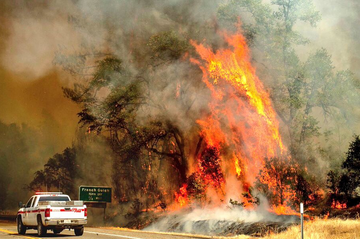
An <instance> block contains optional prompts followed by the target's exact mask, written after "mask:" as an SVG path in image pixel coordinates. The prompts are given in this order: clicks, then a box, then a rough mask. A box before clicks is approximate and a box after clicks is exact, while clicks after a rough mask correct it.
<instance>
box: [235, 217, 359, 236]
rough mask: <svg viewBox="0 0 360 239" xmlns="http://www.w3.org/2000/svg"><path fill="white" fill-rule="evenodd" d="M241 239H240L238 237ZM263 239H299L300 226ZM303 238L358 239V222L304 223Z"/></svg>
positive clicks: (316, 221) (333, 220)
mask: <svg viewBox="0 0 360 239" xmlns="http://www.w3.org/2000/svg"><path fill="white" fill-rule="evenodd" d="M239 238H242V237H239ZM263 238H264V239H288V238H293V239H297V238H299V239H300V238H301V233H300V226H293V227H290V228H289V229H288V230H286V231H284V232H281V233H279V234H276V233H273V234H270V235H268V236H266V237H263ZM304 238H309V239H355V238H360V221H359V220H354V219H347V220H344V219H338V218H333V219H328V220H323V219H317V220H314V221H309V222H306V223H305V225H304Z"/></svg>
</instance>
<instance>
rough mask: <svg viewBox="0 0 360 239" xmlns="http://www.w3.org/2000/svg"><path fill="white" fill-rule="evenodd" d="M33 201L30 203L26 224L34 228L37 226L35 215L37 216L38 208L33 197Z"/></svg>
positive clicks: (35, 198)
mask: <svg viewBox="0 0 360 239" xmlns="http://www.w3.org/2000/svg"><path fill="white" fill-rule="evenodd" d="M33 198H34V200H32V202H31V206H30V208H29V210H31V213H29V217H28V224H29V225H31V226H36V225H37V215H38V214H39V211H38V210H39V208H38V206H37V198H38V197H36V196H34V197H33Z"/></svg>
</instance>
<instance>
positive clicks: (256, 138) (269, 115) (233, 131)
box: [191, 34, 285, 197]
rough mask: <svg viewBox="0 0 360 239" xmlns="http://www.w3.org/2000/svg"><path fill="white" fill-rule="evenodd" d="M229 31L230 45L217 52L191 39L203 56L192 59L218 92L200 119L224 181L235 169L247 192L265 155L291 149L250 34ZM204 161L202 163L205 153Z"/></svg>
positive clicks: (241, 185) (204, 80) (204, 79)
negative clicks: (256, 63)
mask: <svg viewBox="0 0 360 239" xmlns="http://www.w3.org/2000/svg"><path fill="white" fill-rule="evenodd" d="M223 36H224V39H225V41H226V43H227V45H228V46H229V47H228V49H219V50H217V51H216V52H214V51H212V50H211V49H210V48H209V47H206V46H204V45H202V44H198V43H196V42H194V41H191V44H192V45H193V46H194V47H195V49H196V52H197V53H198V55H199V56H200V58H201V59H200V60H197V59H194V58H192V59H191V62H192V63H194V64H196V65H198V66H199V68H200V69H201V70H202V73H203V82H204V83H205V84H206V86H207V87H208V88H209V90H210V92H211V94H212V100H211V102H209V105H208V106H209V109H210V112H211V113H210V114H208V115H204V117H203V119H199V120H198V121H197V123H198V124H199V125H200V127H201V134H202V136H203V137H204V139H205V142H206V145H207V146H206V147H207V148H208V149H211V148H215V149H216V152H218V154H219V155H218V158H219V159H218V160H217V162H219V163H220V164H221V170H222V171H223V172H227V173H224V175H223V174H221V177H224V178H223V180H222V181H221V183H222V184H226V183H227V181H228V180H227V179H228V178H229V177H231V176H229V172H231V173H230V175H231V174H232V175H234V176H235V177H236V178H237V181H238V184H239V185H238V192H237V194H238V196H239V197H241V196H240V195H241V193H242V192H244V190H245V188H248V187H249V186H251V185H253V184H254V182H255V179H256V176H257V175H258V173H259V171H260V170H261V169H262V167H263V164H264V158H265V157H268V158H270V157H275V156H276V155H277V154H281V153H283V151H284V150H285V149H284V146H283V143H282V140H281V136H280V133H279V123H278V121H277V119H276V113H275V111H274V109H273V107H272V104H271V100H270V97H269V94H268V93H267V92H266V91H265V89H264V86H263V84H262V82H261V81H260V80H259V79H258V77H257V76H256V74H255V69H254V67H252V65H251V63H250V55H249V53H250V52H249V49H248V46H247V44H246V41H245V38H244V37H243V36H242V35H241V34H235V35H231V36H230V35H227V34H223ZM198 160H199V161H200V162H199V165H201V164H202V163H201V160H202V158H201V157H199V158H198ZM219 175H220V174H219ZM234 176H233V177H234ZM208 180H213V179H211V177H207V180H206V181H208ZM229 181H230V180H229ZM232 182H233V180H232ZM208 184H211V183H209V182H208ZM228 186H229V185H228ZM225 188H226V185H225ZM233 193H234V192H233V191H232V192H225V194H233ZM224 196H225V195H224Z"/></svg>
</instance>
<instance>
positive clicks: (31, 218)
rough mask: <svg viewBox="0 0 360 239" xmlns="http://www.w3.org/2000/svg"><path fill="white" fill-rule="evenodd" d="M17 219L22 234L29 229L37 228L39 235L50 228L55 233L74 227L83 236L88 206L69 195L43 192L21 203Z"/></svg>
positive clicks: (77, 234)
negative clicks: (72, 199) (73, 199)
mask: <svg viewBox="0 0 360 239" xmlns="http://www.w3.org/2000/svg"><path fill="white" fill-rule="evenodd" d="M16 221H17V229H18V233H19V234H21V235H24V234H25V233H26V230H27V229H37V234H38V235H39V236H44V235H45V234H46V233H47V230H48V229H49V230H52V231H53V232H54V234H57V233H60V232H61V231H62V230H64V229H74V231H75V235H76V236H81V235H82V234H83V233H84V225H85V224H86V223H87V208H86V205H84V202H83V201H71V199H70V197H69V196H68V195H65V194H62V193H54V192H41V193H36V195H34V196H32V197H31V198H30V199H29V201H28V202H27V203H26V204H25V205H21V208H20V210H19V211H18V214H17V217H16Z"/></svg>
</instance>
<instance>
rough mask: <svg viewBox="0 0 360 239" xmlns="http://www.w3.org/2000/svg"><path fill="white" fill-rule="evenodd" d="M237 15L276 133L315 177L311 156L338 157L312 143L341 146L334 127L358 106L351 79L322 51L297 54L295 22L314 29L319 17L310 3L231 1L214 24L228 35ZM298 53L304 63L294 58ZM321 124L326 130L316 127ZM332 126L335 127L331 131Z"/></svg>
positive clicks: (301, 38)
mask: <svg viewBox="0 0 360 239" xmlns="http://www.w3.org/2000/svg"><path fill="white" fill-rule="evenodd" d="M239 17H240V20H241V23H242V27H243V29H244V34H245V36H246V37H247V40H248V42H249V43H250V46H251V48H252V54H253V57H254V64H256V67H257V74H258V75H259V76H260V79H262V80H263V81H264V83H265V84H267V85H268V86H269V87H271V89H272V90H271V91H270V95H271V98H272V100H273V104H274V106H275V109H276V112H277V113H278V116H279V117H280V119H281V121H282V123H281V124H282V125H284V126H285V129H286V131H284V132H282V133H283V134H282V135H283V137H284V140H285V141H287V142H289V150H290V153H291V156H292V157H293V158H294V159H297V161H298V162H299V163H301V165H303V164H305V163H306V164H307V165H308V168H309V170H310V171H313V173H316V171H317V170H318V165H316V160H312V159H313V158H319V157H322V158H326V159H332V160H334V161H335V160H336V157H333V154H334V151H335V149H336V150H337V152H336V154H338V155H340V153H341V150H342V149H341V147H330V146H326V145H324V144H323V145H320V144H319V143H318V142H319V139H321V137H322V136H324V137H325V138H326V140H327V142H334V140H335V141H336V142H335V143H332V144H336V145H338V146H339V145H341V143H342V142H341V140H342V137H341V136H340V134H343V133H342V132H344V130H338V131H337V132H338V133H337V134H338V135H337V138H336V139H335V137H333V136H334V135H335V133H334V132H335V130H334V128H335V129H336V128H340V129H342V125H343V124H344V122H347V121H348V120H349V115H351V114H352V112H353V107H351V106H353V105H354V106H355V105H357V104H358V103H359V102H358V99H359V97H358V96H359V93H360V92H359V89H360V88H359V87H358V84H357V83H356V79H355V78H354V75H353V73H351V72H350V71H348V70H345V71H336V69H335V67H334V65H333V63H332V61H331V55H330V54H329V53H328V52H327V50H326V49H324V48H320V49H318V50H316V51H315V52H313V53H311V54H310V55H309V56H307V58H306V56H304V54H303V53H300V52H299V51H298V50H297V49H299V47H304V46H307V45H309V43H310V41H309V40H308V39H306V38H305V37H304V36H302V35H301V34H300V33H299V32H298V31H297V30H296V29H298V28H296V26H297V24H298V23H300V22H302V23H307V24H309V25H310V26H311V27H316V24H317V23H318V22H319V20H320V18H321V17H320V14H319V12H318V11H316V9H315V7H314V4H313V3H312V1H311V0H299V1H294V0H275V1H271V4H266V3H264V1H262V0H231V1H228V3H226V4H224V5H221V6H220V7H219V10H218V18H219V20H220V23H221V24H222V25H223V26H224V27H226V28H227V29H229V30H230V31H238V28H237V27H234V26H236V24H234V23H235V22H238V21H239V20H238V18H239ZM300 54H301V55H302V59H305V60H301V59H300V57H299V55H300ZM320 112H322V116H321V115H320V114H319V113H320ZM322 121H324V122H326V123H327V124H326V126H323V127H320V124H319V123H320V122H322ZM329 122H331V124H330V123H329ZM332 125H336V126H335V127H334V128H331V127H330V126H332ZM324 132H325V133H324ZM326 132H327V133H326ZM329 132H331V133H330V134H329ZM329 137H333V138H332V140H329ZM328 144H330V143H328ZM325 148H331V150H327V149H325ZM310 163H311V166H310ZM310 173H311V172H310Z"/></svg>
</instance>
